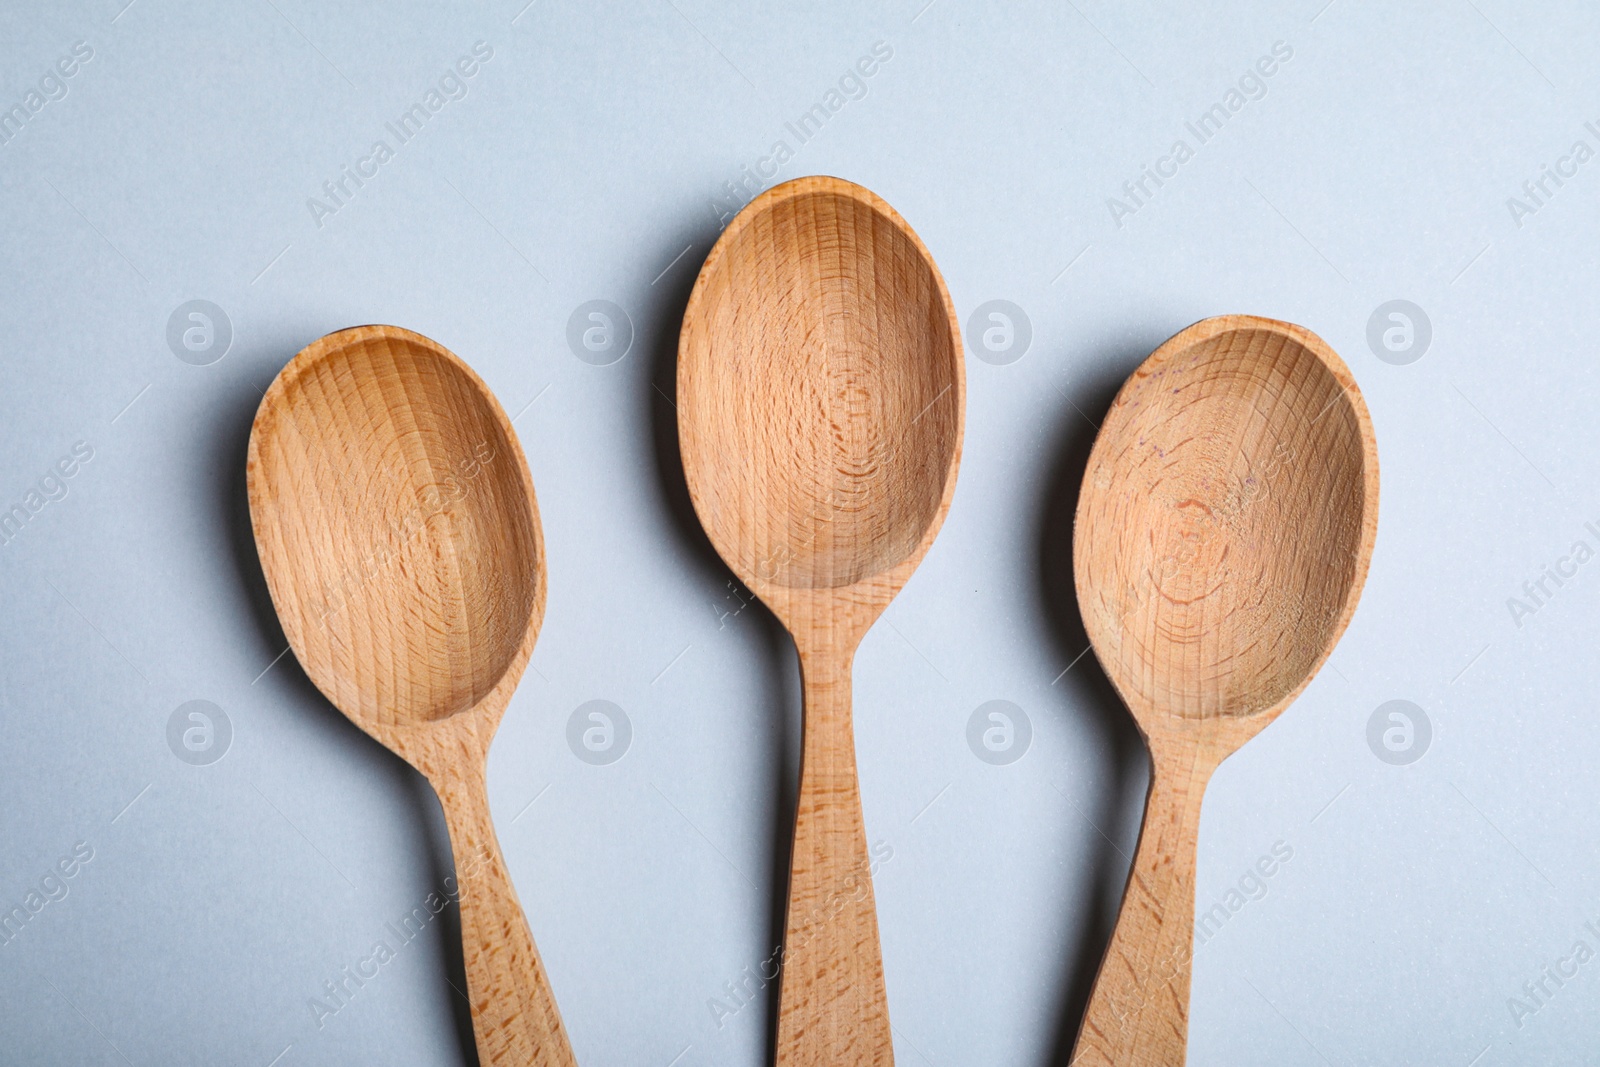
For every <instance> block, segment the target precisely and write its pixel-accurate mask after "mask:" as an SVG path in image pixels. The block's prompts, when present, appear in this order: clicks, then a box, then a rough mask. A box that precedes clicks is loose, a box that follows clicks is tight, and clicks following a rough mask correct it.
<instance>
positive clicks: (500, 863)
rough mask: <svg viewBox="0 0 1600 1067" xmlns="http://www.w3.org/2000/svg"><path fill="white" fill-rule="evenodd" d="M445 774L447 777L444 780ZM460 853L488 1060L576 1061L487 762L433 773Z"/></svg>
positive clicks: (469, 960) (486, 1063)
mask: <svg viewBox="0 0 1600 1067" xmlns="http://www.w3.org/2000/svg"><path fill="white" fill-rule="evenodd" d="M441 779H442V780H441ZM434 789H435V790H436V791H437V792H438V794H439V802H440V803H441V804H442V805H443V806H444V818H445V823H446V825H447V826H449V828H450V845H451V848H452V849H453V850H454V852H455V861H456V888H457V891H458V892H459V894H460V900H461V950H462V957H463V959H464V961H465V963H466V971H467V994H468V1000H469V1002H470V1003H471V1006H472V1029H473V1032H474V1034H475V1035H476V1037H477V1042H478V1060H479V1062H480V1063H481V1064H482V1065H483V1067H491V1065H494V1067H501V1065H504V1067H575V1061H574V1060H573V1058H572V1047H571V1045H570V1044H569V1043H568V1041H567V1033H566V1030H565V1029H564V1028H563V1027H562V1025H561V1013H560V1012H559V1011H558V1010H557V1009H556V1001H555V997H554V995H553V994H552V993H551V992H550V981H549V979H548V978H546V977H545V973H544V965H543V964H542V963H540V962H539V950H538V949H537V948H535V947H534V944H533V934H532V932H531V931H530V930H529V929H528V921H527V919H526V918H524V917H523V914H522V907H521V905H520V904H518V903H517V891H516V890H515V889H514V888H512V885H511V876H510V875H509V874H508V873H507V871H506V864H505V859H504V857H502V856H501V854H500V843H499V841H498V840H496V838H495V835H494V824H493V823H492V822H491V821H490V819H489V793H488V787H487V785H486V782H485V779H484V770H483V768H482V766H481V765H480V766H476V767H474V768H473V769H472V770H471V771H465V772H457V771H455V770H454V768H452V771H451V773H449V774H448V775H442V776H438V777H435V778H434Z"/></svg>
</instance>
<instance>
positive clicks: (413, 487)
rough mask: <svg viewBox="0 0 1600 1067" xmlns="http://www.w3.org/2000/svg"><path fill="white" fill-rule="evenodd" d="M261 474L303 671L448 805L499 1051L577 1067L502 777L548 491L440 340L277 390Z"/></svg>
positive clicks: (399, 344) (267, 537) (272, 552)
mask: <svg viewBox="0 0 1600 1067" xmlns="http://www.w3.org/2000/svg"><path fill="white" fill-rule="evenodd" d="M248 480H249V491H250V519H251V523H252V525H253V526H254V528H255V537H256V548H257V550H258V551H259V552H260V553H261V566H262V569H263V570H264V571H265V572H266V576H267V586H268V588H270V589H271V591H272V602H273V604H274V605H276V607H277V609H278V618H279V619H280V620H281V621H282V623H283V630H284V633H285V634H287V635H288V637H289V644H290V645H291V646H292V647H293V648H294V653H295V655H296V656H297V657H299V660H300V664H301V666H303V667H304V668H305V671H306V673H307V674H308V675H310V676H311V680H312V681H313V682H315V683H316V685H317V688H319V689H321V690H322V692H323V694H324V695H326V696H327V698H328V699H329V700H331V701H332V702H333V703H334V705H335V706H336V707H338V709H339V710H340V711H342V712H344V713H345V715H347V716H349V718H350V719H351V721H353V722H354V723H355V724H356V725H357V726H359V727H361V728H362V729H363V730H365V731H366V732H367V733H369V734H371V735H372V736H373V737H375V738H377V739H378V741H380V742H382V743H383V744H384V745H386V746H387V747H388V748H390V749H392V750H393V751H394V752H396V753H398V754H399V755H400V757H401V758H402V759H404V760H406V761H407V762H408V763H410V764H411V765H412V766H413V767H415V768H416V769H417V770H419V771H421V772H422V773H423V774H424V775H425V776H426V777H427V779H428V781H429V782H431V783H432V784H433V788H434V790H435V791H436V792H437V793H438V794H439V800H440V802H441V803H442V804H443V806H444V814H445V822H446V823H447V825H448V826H449V829H450V841H451V844H452V846H453V847H454V851H455V860H456V880H457V891H458V892H459V894H460V901H461V939H462V942H463V954H464V957H465V961H466V972H467V988H468V991H469V994H470V996H469V999H470V1001H471V1005H472V1020H473V1028H474V1030H475V1032H476V1035H477V1042H478V1058H479V1060H480V1061H481V1062H482V1063H483V1064H484V1065H485V1067H488V1065H490V1064H496V1065H499V1064H506V1065H513V1064H514V1065H517V1067H522V1065H525V1064H535V1065H538V1067H572V1063H573V1059H572V1050H571V1048H570V1047H569V1046H568V1044H567V1035H566V1033H565V1031H564V1030H563V1029H562V1026H561V1016H560V1014H559V1013H558V1012H557V1010H556V1003H555V999H554V998H553V997H552V996H551V993H550V985H549V982H548V980H547V979H546V978H545V973H544V968H543V966H542V965H541V964H540V962H539V953H538V950H537V949H535V948H534V944H533V935H532V934H530V933H529V931H528V924H527V921H526V920H525V919H524V918H523V915H522V909H521V907H520V906H519V905H518V903H517V894H516V891H515V890H514V889H513V888H512V886H511V879H510V876H509V875H508V874H507V873H506V866H505V861H504V859H502V858H501V855H500V846H499V844H498V842H497V841H496V840H495V835H494V825H493V824H492V823H491V822H490V819H489V799H488V793H487V789H486V786H485V777H484V774H485V771H484V761H485V759H486V758H487V756H488V752H489V741H490V739H491V738H492V737H493V736H494V731H495V727H496V726H498V725H499V723H500V716H501V715H502V714H503V713H504V712H505V708H506V704H507V702H508V701H509V700H510V699H511V693H512V691H513V690H514V689H516V687H517V681H518V679H519V678H521V676H522V671H523V668H524V667H526V666H527V663H528V656H529V654H530V653H531V652H532V651H533V642H534V639H535V638H536V637H537V636H538V634H539V622H540V620H541V619H542V618H543V616H544V599H545V578H544V573H545V567H544V543H543V538H542V535H541V533H540V529H539V511H538V507H537V505H536V503H535V501H534V496H533V481H532V479H531V478H530V477H529V475H528V463H527V460H526V459H524V458H523V455H522V447H521V446H520V445H519V444H518V443H517V438H516V435H515V434H514V433H513V432H512V429H511V424H510V422H508V421H507V420H506V416H505V412H504V411H502V410H501V408H500V405H499V404H498V403H497V402H496V401H495V398H494V396H493V394H491V393H490V392H489V390H488V387H487V386H485V385H484V384H483V382H482V381H481V380H480V379H479V378H478V376H477V375H476V374H474V373H473V372H472V370H471V369H470V368H468V367H467V365H466V364H465V363H463V362H461V361H460V360H459V359H457V358H456V357H455V356H454V355H452V354H451V353H450V352H448V351H446V350H445V349H444V348H443V347H441V346H440V345H438V344H436V343H434V342H433V341H430V340H428V339H427V338H426V337H423V336H421V335H419V334H415V333H412V332H411V331H409V330H402V329H398V328H397V327H393V326H362V327H359V328H357V329H353V330H342V331H340V332H339V333H335V334H329V335H328V336H327V337H324V338H322V339H321V340H320V341H317V342H316V343H314V344H312V345H311V346H310V347H308V348H306V349H305V350H304V351H302V352H301V353H300V354H299V355H298V356H296V357H295V358H294V359H293V360H291V361H290V363H289V365H288V366H286V367H284V369H283V370H282V371H281V372H280V373H279V374H278V377H277V378H276V379H275V380H274V381H273V383H272V386H271V388H269V389H268V390H267V394H266V397H265V398H264V399H263V400H262V401H261V408H260V410H259V411H258V412H257V413H256V419H255V425H254V426H253V427H252V429H251V432H250V452H249V465H248Z"/></svg>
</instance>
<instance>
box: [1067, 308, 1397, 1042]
mask: <svg viewBox="0 0 1600 1067" xmlns="http://www.w3.org/2000/svg"><path fill="white" fill-rule="evenodd" d="M1377 529H1378V451H1377V444H1376V442H1375V440H1374V438H1373V433H1372V420H1371V418H1370V417H1369V416H1368V414H1367V406H1366V403H1365V402H1364V401H1363V400H1362V399H1361V393H1360V390H1358V389H1357V388H1356V383H1355V380H1354V379H1353V378H1351V376H1350V371H1349V370H1348V369H1347V368H1346V367H1345V365H1344V363H1343V362H1342V361H1341V360H1340V359H1339V357H1338V356H1337V355H1335V354H1334V352H1333V350H1332V349H1331V348H1329V347H1328V346H1327V345H1326V344H1325V343H1324V342H1323V341H1322V339H1321V338H1319V337H1317V336H1316V335H1315V334H1313V333H1311V332H1310V331H1309V330H1305V329H1302V328H1301V327H1299V326H1292V325H1290V324H1288V323H1284V322H1275V321H1273V320H1271V319H1261V318H1254V317H1251V316H1248V315H1230V316H1226V317H1223V318H1215V319H1207V320H1205V321H1204V322H1201V323H1198V324H1196V325H1194V326H1191V327H1189V328H1188V329H1187V330H1184V331H1183V332H1182V333H1180V334H1178V335H1177V336H1176V337H1174V338H1172V339H1171V340H1170V341H1168V342H1167V343H1166V344H1164V345H1162V346H1161V347H1160V348H1158V349H1157V350H1156V352H1155V354H1154V355H1152V356H1151V357H1150V358H1149V359H1147V360H1146V361H1145V362H1144V363H1143V364H1142V365H1141V366H1140V367H1139V369H1138V370H1136V371H1134V372H1133V376H1132V377H1131V378H1129V379H1128V381H1127V384H1125V385H1124V386H1123V387H1122V391H1121V392H1119V393H1118V394H1117V399H1116V401H1115V402H1114V403H1113V404H1112V406H1111V411H1110V413H1109V414H1108V415H1107V416H1106V420H1105V424H1104V425H1103V426H1101V428H1100V433H1099V436H1098V437H1096V438H1095V443H1094V449H1093V451H1092V452H1091V453H1090V455H1089V465H1088V469H1087V470H1086V471H1085V472H1084V476H1083V492H1082V495H1081V496H1080V497H1079V498H1078V513H1077V523H1076V529H1075V533H1074V537H1073V570H1074V577H1075V579H1076V584H1077V591H1078V603H1079V606H1080V608H1081V609H1082V611H1083V620H1084V626H1085V627H1086V628H1087V629H1088V632H1089V639H1090V641H1091V642H1092V643H1093V645H1094V651H1095V655H1096V656H1097V657H1098V658H1099V660H1100V663H1101V665H1102V666H1104V667H1105V670H1106V674H1108V675H1109V676H1110V678H1111V682H1112V684H1113V685H1115V686H1116V689H1117V692H1118V693H1119V694H1120V695H1121V696H1122V699H1123V701H1124V702H1125V703H1126V704H1127V705H1128V709H1129V710H1130V711H1132V712H1133V717H1134V719H1135V720H1137V722H1138V724H1139V729H1140V731H1141V732H1142V733H1143V734H1144V738H1145V741H1146V743H1148V744H1149V746H1150V762H1151V774H1150V793H1149V798H1148V800H1147V801H1146V803H1145V816H1144V830H1143V832H1142V834H1141V835H1140V838H1139V851H1138V854H1137V856H1136V857H1135V858H1134V861H1133V872H1132V874H1131V876H1130V877H1129V879H1128V889H1127V894H1126V896H1125V897H1124V899H1123V902H1122V915H1121V917H1120V918H1119V919H1118V920H1117V927H1116V930H1115V932H1114V933H1113V934H1112V936H1111V944H1110V946H1109V947H1108V948H1107V949H1106V955H1105V960H1104V961H1103V962H1102V963H1101V965H1100V973H1099V976H1098V977H1097V978H1096V979H1095V987H1094V993H1093V995H1092V997H1091V998H1090V1001H1089V1009H1088V1012H1087V1014H1086V1016H1085V1018H1084V1023H1083V1029H1082V1031H1081V1032H1080V1033H1079V1035H1078V1046H1077V1051H1076V1052H1075V1053H1074V1055H1073V1060H1072V1062H1073V1063H1074V1064H1075V1065H1077V1064H1081V1065H1085V1067H1096V1065H1100V1064H1114V1065H1115V1067H1175V1065H1179V1064H1182V1063H1183V1061H1184V1054H1185V1047H1186V1042H1187V1038H1188V1025H1189V1022H1188V1016H1189V962H1190V957H1191V955H1192V953H1193V947H1192V946H1193V940H1194V863H1195V840H1196V835H1197V833H1198V831H1199V827H1200V802H1201V798H1202V796H1203V795H1204V793H1205V788H1206V782H1207V781H1208V780H1209V779H1210V777H1211V773H1212V771H1214V770H1215V769H1216V768H1217V765H1218V764H1220V763H1221V762H1222V761H1223V760H1224V759H1226V758H1227V757H1228V756H1229V755H1230V754H1231V753H1233V752H1234V751H1235V750H1236V749H1238V748H1239V746H1240V745H1242V744H1244V743H1245V742H1246V741H1248V740H1249V739H1250V738H1251V737H1253V736H1255V734H1256V733H1258V732H1259V731H1260V730H1262V729H1263V728H1264V727H1265V726H1266V725H1267V724H1268V723H1270V722H1271V721H1272V720H1273V719H1274V718H1276V717H1277V716H1278V713H1279V712H1281V711H1282V710H1283V709H1284V708H1286V707H1287V706H1288V705H1289V703H1290V702H1291V701H1293V700H1294V698H1295V697H1296V696H1298V695H1299V694H1300V691H1301V690H1303V689H1304V688H1305V687H1306V685H1307V684H1309V683H1310V681H1311V678H1312V676H1313V675H1315V674H1316V672H1317V670H1318V668H1320V667H1321V666H1322V664H1323V662H1324V661H1325V660H1326V659H1327V658H1328V654H1329V653H1330V652H1332V651H1333V646H1334V645H1335V643H1337V641H1338V640H1339V636H1340V635H1341V634H1342V633H1343V632H1344V628H1345V625H1346V624H1347V623H1349V621H1350V616H1351V614H1352V613H1354V611H1355V608H1356V601H1357V600H1358V599H1359V598H1360V596H1361V586H1362V583H1363V582H1364V581H1365V580H1366V576H1367V562H1368V560H1369V559H1370V558H1371V555H1372V543H1373V539H1374V537H1375V536H1376V534H1377Z"/></svg>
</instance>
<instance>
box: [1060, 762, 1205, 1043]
mask: <svg viewBox="0 0 1600 1067" xmlns="http://www.w3.org/2000/svg"><path fill="white" fill-rule="evenodd" d="M1210 776H1211V768H1210V767H1207V766H1203V765H1200V764H1199V763H1197V762H1196V760H1195V759H1193V758H1192V757H1191V758H1190V759H1188V760H1182V761H1180V760H1172V761H1170V762H1169V761H1166V760H1163V759H1160V758H1153V759H1152V760H1151V769H1150V793H1149V797H1148V799H1147V800H1146V801H1145V808H1144V828H1143V829H1142V830H1141V831H1140V833H1139V851H1138V853H1137V854H1136V855H1135V856H1134V860H1133V870H1132V872H1131V873H1130V874H1129V876H1128V888H1127V891H1126V893H1125V894H1124V895H1123V898H1122V912H1121V914H1120V915H1118V917H1117V927H1116V929H1115V930H1114V931H1113V932H1112V934H1111V943H1110V944H1109V945H1107V946H1106V954H1105V958H1104V959H1103V960H1102V961H1101V963H1100V973H1099V974H1098V975H1096V976H1095V981H1094V992H1093V993H1092V994H1091V995H1090V997H1089V1008H1088V1011H1086V1012H1085V1013H1084V1018H1083V1029H1082V1030H1080V1031H1079V1032H1078V1047H1077V1049H1076V1050H1075V1051H1074V1052H1073V1055H1072V1064H1073V1067H1181V1065H1182V1064H1183V1062H1184V1057H1185V1054H1186V1050H1187V1045H1188V1036H1189V963H1190V960H1191V958H1192V957H1193V955H1194V864H1195V846H1196V841H1197V837H1198V834H1199V830H1200V802H1201V800H1202V799H1203V798H1204V796H1205V789H1206V781H1207V780H1208V779H1209V778H1210Z"/></svg>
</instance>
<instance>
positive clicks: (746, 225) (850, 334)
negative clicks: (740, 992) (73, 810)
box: [678, 177, 965, 1067]
mask: <svg viewBox="0 0 1600 1067" xmlns="http://www.w3.org/2000/svg"><path fill="white" fill-rule="evenodd" d="M964 407H965V380H964V377H963V369H962V353H961V333H960V327H959V325H958V324H957V320H956V317H955V309H954V307H953V306H952V305H951V303H950V295H949V293H948V292H946V290H945V286H944V280H943V279H942V278H941V277H940V276H939V270H938V268H937V267H935V266H934V263H933V259H932V258H931V257H930V256H929V255H928V250H927V249H926V248H925V247H923V244H922V242H921V241H920V240H918V239H917V236H916V234H914V233H913V232H912V231H911V228H910V227H909V226H907V225H906V224H905V222H904V220H902V219H901V218H900V216H899V215H897V214H896V213H895V211H894V209H893V208H891V207H890V206H889V205H888V204H886V203H884V202H883V201H882V200H880V199H879V198H878V197H876V196H874V195H873V194H872V193H870V192H868V191H867V190H865V189H863V188H861V187H860V186H858V185H852V184H850V183H849V182H845V181H840V180H839V179H837V178H820V177H819V178H799V179H796V180H795V181H791V182H787V183H785V184H783V185H780V186H777V187H776V188H774V189H771V190H768V191H767V192H766V193H763V194H762V195H761V196H759V197H757V198H756V199H755V200H754V201H753V202H751V203H750V205H749V206H747V207H746V208H745V209H744V210H743V211H741V212H740V213H739V215H738V216H737V217H735V218H734V220H733V221H732V222H731V223H729V225H728V228H727V230H726V231H724V233H723V234H722V237H721V238H720V239H719V240H718V241H717V244H716V247H715V248H713V249H712V250H711V255H710V257H709V258H707V260H706V262H705V266H703V267H702V268H701V270H700V277H699V279H698V280H697V281H696V282H695V286H694V292H693V294H692V295H691V296H690V298H689V306H688V308H687V310H686V311H685V312H684V319H683V332H682V335H681V337H680V340H679V346H678V440H679V443H680V445H681V447H682V450H683V466H684V473H685V475H686V476H687V480H688V483H689V493H690V496H691V497H692V498H693V500H694V507H695V511H696V513H697V514H698V515H699V516H700V521H701V523H702V524H703V525H704V526H705V529H706V532H707V533H708V534H709V535H710V537H711V541H712V543H713V544H715V545H716V547H717V551H718V552H720V553H721V554H722V558H723V559H724V560H726V561H727V563H728V566H730V567H731V568H733V571H734V573H735V574H737V575H738V576H739V578H740V580H741V581H743V582H744V583H745V584H746V585H747V586H748V587H749V588H750V589H751V590H752V591H753V592H755V593H756V594H757V595H759V596H760V597H761V599H762V601H764V602H765V603H766V605H767V606H768V607H770V608H771V609H772V611H773V613H774V614H776V615H777V616H778V618H779V619H780V620H782V622H783V624H784V625H785V626H786V627H787V628H788V630H789V632H790V634H792V635H793V637H794V641H795V646H796V648H797V650H798V651H799V654H800V671H801V676H802V680H803V683H804V691H805V727H804V744H803V749H802V753H801V764H800V796H799V800H798V808H797V813H796V818H795V836H794V850H793V854H792V862H791V867H790V874H789V909H788V915H787V919H786V923H785V935H784V955H783V975H782V978H781V986H780V993H779V998H780V1006H779V1015H778V1034H777V1062H778V1064H779V1067H841V1065H849V1067H860V1065H865V1064H872V1065H876V1067H886V1065H889V1064H892V1063H893V1060H894V1050H893V1046H892V1042H891V1038H890V1033H889V1010H888V1004H887V1002H886V1000H885V998H884V985H883V961H882V957H881V954H880V950H879V946H878V919H877V912H876V910H875V908H874V904H873V895H872V881H871V878H870V876H869V868H868V858H867V841H866V833H865V831H864V829H863V826H862V821H861V794H860V792H859V789H858V787H857V782H856V755H855V737H854V734H853V732H852V727H851V715H850V665H851V661H852V660H853V659H854V656H855V651H856V647H857V645H859V644H860V642H861V638H862V636H863V635H864V634H865V633H866V632H867V629H868V628H869V627H870V626H871V625H872V624H873V622H874V621H875V620H876V619H877V618H878V616H879V615H880V614H882V612H883V609H884V608H886V607H887V606H888V604H889V601H890V600H892V599H893V598H894V596H895V594H896V593H897V592H899V591H900V587H901V586H903V585H904V584H905V582H906V579H907V578H909V577H910V576H911V572H912V571H913V570H915V569H916V566H917V564H918V563H919V562H921V560H922V557H923V556H924V555H925V554H926V553H927V551H928V547H929V545H931V544H932V543H933V538H934V535H935V534H936V533H937V532H938V530H939V526H940V524H941V523H942V522H943V521H944V516H945V513H946V511H948V510H949V507H950V494H951V493H952V492H953V491H954V489H955V479H956V465H957V463H958V462H959V460H960V453H961V429H962V418H963V411H964Z"/></svg>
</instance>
